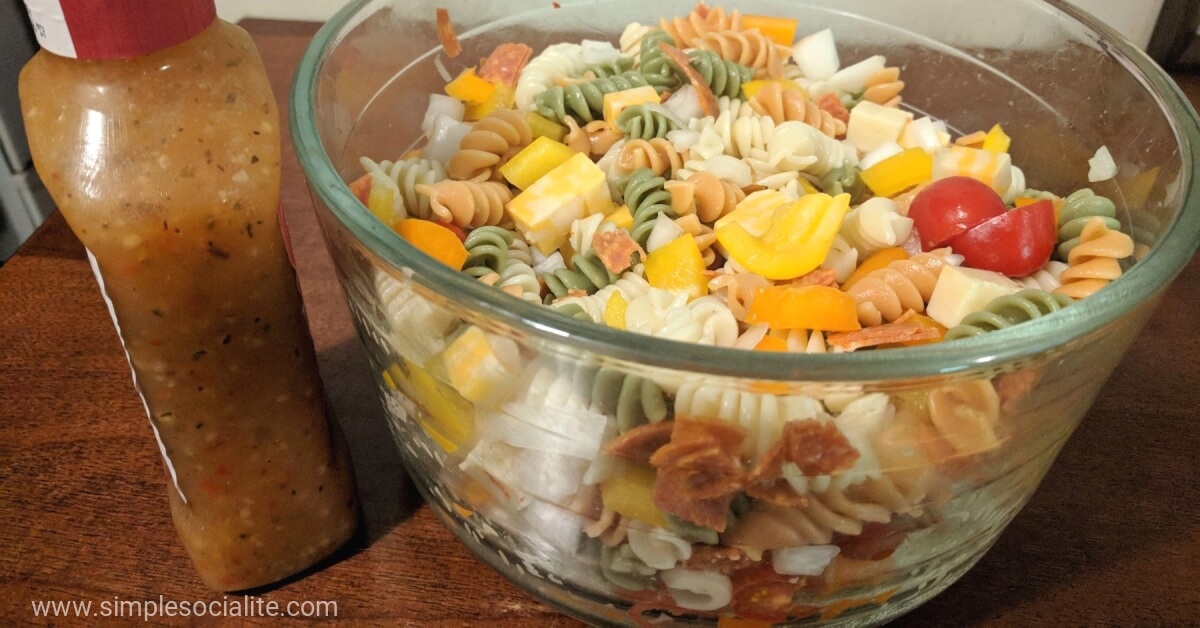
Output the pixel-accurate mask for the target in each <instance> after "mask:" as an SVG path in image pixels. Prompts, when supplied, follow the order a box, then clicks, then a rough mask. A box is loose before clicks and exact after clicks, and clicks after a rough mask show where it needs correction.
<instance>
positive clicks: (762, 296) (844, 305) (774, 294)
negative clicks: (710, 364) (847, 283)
mask: <svg viewBox="0 0 1200 628" xmlns="http://www.w3.org/2000/svg"><path fill="white" fill-rule="evenodd" d="M746 322H747V323H749V324H751V325H759V324H766V325H767V326H768V327H770V328H771V329H816V330H820V331H855V330H858V329H862V326H861V325H860V324H859V322H858V312H857V309H856V306H855V303H854V297H852V296H850V295H848V294H846V293H845V292H842V291H841V290H838V289H837V288H831V287H829V286H791V285H784V286H767V287H765V288H759V289H758V291H757V292H756V293H755V295H754V302H753V303H751V304H750V311H749V312H747V314H746Z"/></svg>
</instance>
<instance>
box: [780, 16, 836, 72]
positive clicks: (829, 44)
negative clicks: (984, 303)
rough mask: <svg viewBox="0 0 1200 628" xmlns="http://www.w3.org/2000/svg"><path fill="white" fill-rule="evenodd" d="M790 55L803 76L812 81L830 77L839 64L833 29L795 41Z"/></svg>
mask: <svg viewBox="0 0 1200 628" xmlns="http://www.w3.org/2000/svg"><path fill="white" fill-rule="evenodd" d="M792 55H793V56H794V57H795V59H796V65H798V66H800V71H801V72H803V73H804V76H806V77H808V78H810V79H812V80H814V81H823V80H825V79H828V78H830V77H831V76H833V75H834V74H835V73H837V71H838V66H839V65H840V62H839V61H838V53H837V44H836V43H835V42H834V40H833V31H831V30H829V29H828V28H827V29H825V30H823V31H818V32H816V33H813V34H812V35H809V36H807V37H805V38H804V39H801V40H800V41H798V42H796V45H795V46H794V47H793V48H792Z"/></svg>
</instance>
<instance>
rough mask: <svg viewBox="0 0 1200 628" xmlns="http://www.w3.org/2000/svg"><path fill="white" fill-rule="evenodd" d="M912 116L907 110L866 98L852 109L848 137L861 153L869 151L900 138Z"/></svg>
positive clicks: (847, 129)
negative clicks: (879, 103)
mask: <svg viewBox="0 0 1200 628" xmlns="http://www.w3.org/2000/svg"><path fill="white" fill-rule="evenodd" d="M912 117H913V116H912V114H911V113H908V112H907V111H901V110H899V109H895V108H893V107H884V106H882V105H877V104H875V103H873V102H871V101H869V100H864V101H862V102H860V103H858V104H857V105H855V106H854V109H851V110H850V123H849V124H847V125H846V139H847V140H850V143H851V144H853V145H854V148H857V149H858V151H859V152H860V153H869V152H871V151H873V150H875V149H876V148H879V147H880V146H883V145H884V144H887V143H889V142H896V141H897V140H899V139H900V132H901V131H903V130H904V125H906V124H908V122H909V120H912Z"/></svg>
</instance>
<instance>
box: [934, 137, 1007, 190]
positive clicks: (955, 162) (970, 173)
mask: <svg viewBox="0 0 1200 628" xmlns="http://www.w3.org/2000/svg"><path fill="white" fill-rule="evenodd" d="M948 177H970V178H972V179H976V180H978V181H982V182H983V183H985V184H987V186H988V187H990V188H992V189H993V190H995V191H996V193H997V194H999V195H1000V196H1004V195H1005V194H1007V193H1008V191H1009V188H1011V187H1012V184H1013V165H1012V157H1010V156H1009V154H1008V153H993V152H991V151H986V150H983V149H981V148H970V147H968V146H950V147H947V148H942V149H939V150H938V151H937V152H936V153H934V155H933V180H934V181H938V180H940V179H945V178H948Z"/></svg>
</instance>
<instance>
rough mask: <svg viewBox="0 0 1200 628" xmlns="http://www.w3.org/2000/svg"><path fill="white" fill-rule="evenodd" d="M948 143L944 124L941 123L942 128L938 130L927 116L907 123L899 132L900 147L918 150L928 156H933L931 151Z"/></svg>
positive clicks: (948, 136) (935, 124)
mask: <svg viewBox="0 0 1200 628" xmlns="http://www.w3.org/2000/svg"><path fill="white" fill-rule="evenodd" d="M949 142H950V135H949V134H947V133H946V131H945V123H944V122H943V123H942V128H940V129H939V128H938V124H937V123H936V122H934V120H933V118H930V117H928V116H926V117H924V118H917V119H916V120H913V121H911V122H909V123H908V124H906V125H904V130H903V131H901V132H900V146H903V147H904V148H919V149H921V150H923V151H925V152H927V153H929V154H933V151H935V150H937V149H939V148H941V147H943V146H945V145H946V144H948V143H949Z"/></svg>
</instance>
